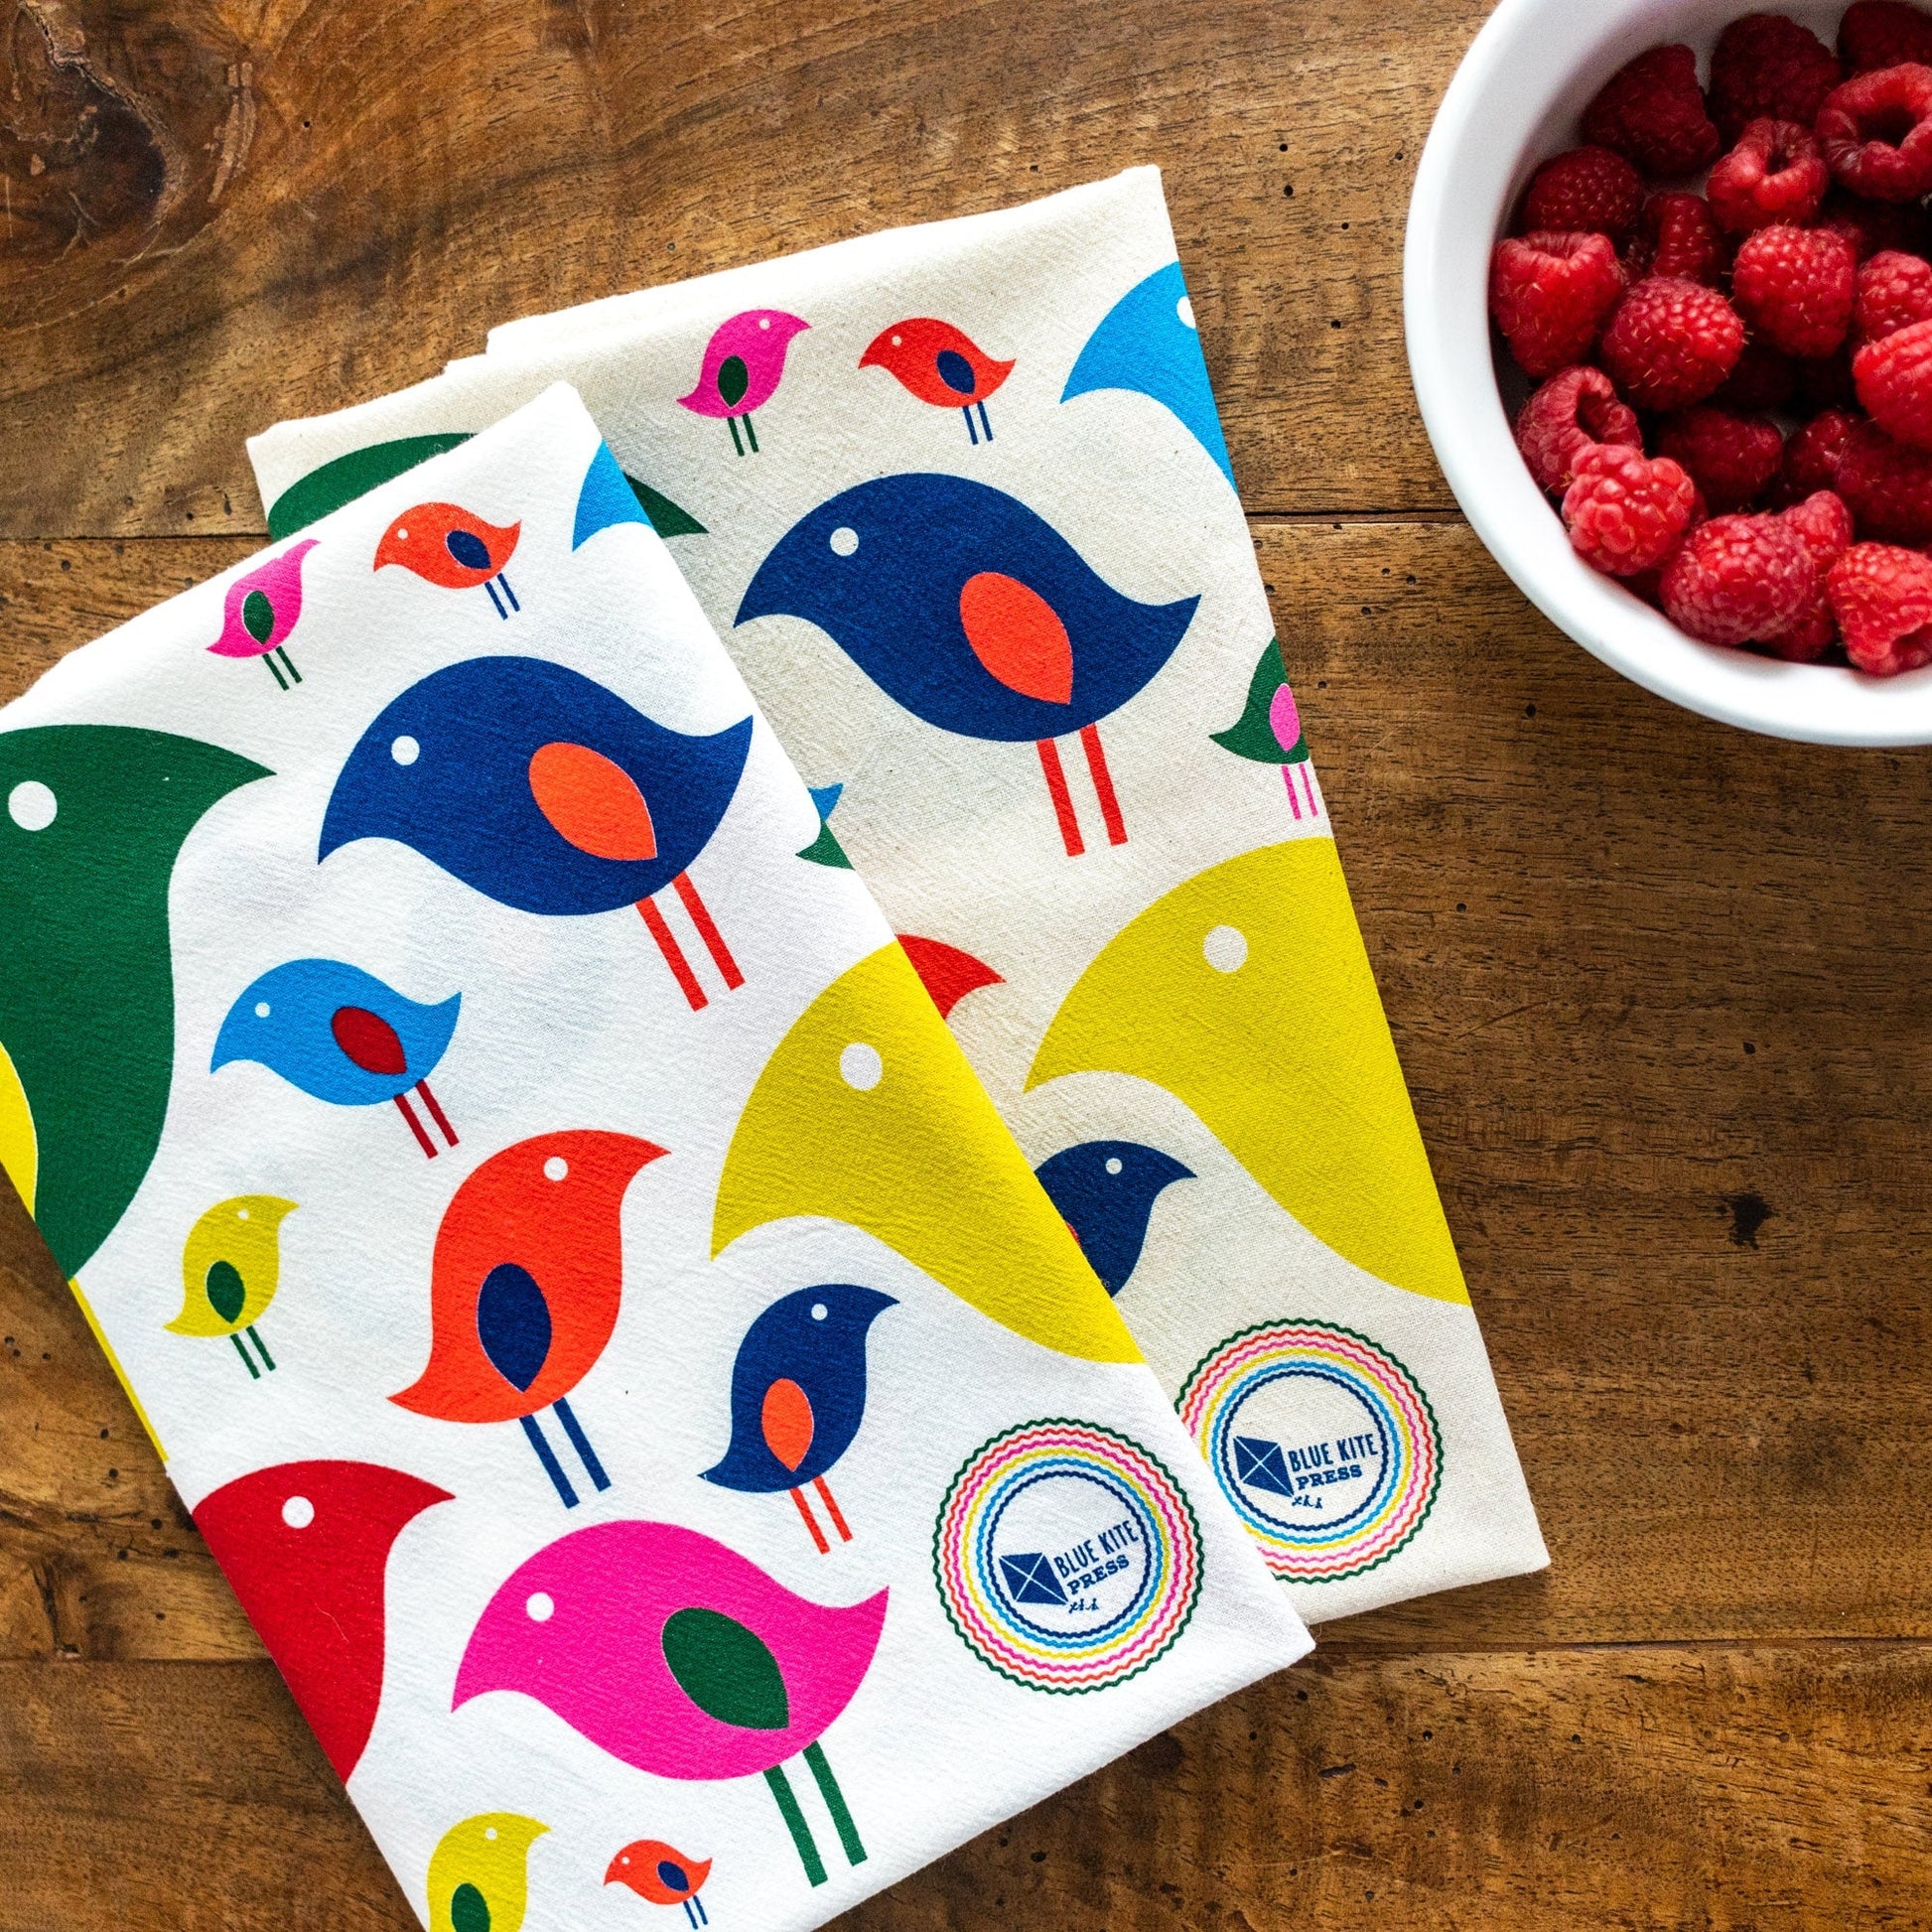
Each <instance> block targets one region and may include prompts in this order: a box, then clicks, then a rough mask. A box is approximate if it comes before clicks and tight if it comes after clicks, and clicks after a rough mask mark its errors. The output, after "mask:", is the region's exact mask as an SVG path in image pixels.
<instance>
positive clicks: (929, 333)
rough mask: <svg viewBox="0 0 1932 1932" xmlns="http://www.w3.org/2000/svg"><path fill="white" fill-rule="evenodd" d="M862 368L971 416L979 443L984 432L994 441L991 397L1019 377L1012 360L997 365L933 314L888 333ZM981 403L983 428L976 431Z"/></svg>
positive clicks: (884, 331)
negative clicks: (1009, 379)
mask: <svg viewBox="0 0 1932 1932" xmlns="http://www.w3.org/2000/svg"><path fill="white" fill-rule="evenodd" d="M859 366H860V367H861V368H862V369H885V370H887V371H889V372H890V373H891V374H893V375H896V376H897V377H898V379H899V381H900V383H902V384H903V385H904V387H905V388H907V389H908V390H910V391H911V393H912V394H913V395H915V396H917V397H918V399H919V400H920V401H921V402H929V403H931V404H932V405H933V406H934V408H937V409H957V410H958V411H959V413H960V414H961V415H962V416H964V417H965V418H966V434H967V435H968V436H969V437H971V438H972V440H973V442H974V444H975V445H977V444H978V443H979V440H980V435H981V432H982V431H983V432H984V433H985V436H986V440H987V441H988V442H989V443H990V442H992V440H993V425H992V424H991V423H989V422H988V421H987V420H986V399H987V397H988V396H990V395H991V394H992V393H993V392H994V390H996V389H997V388H998V387H999V386H1000V384H1001V383H1003V382H1004V381H1005V380H1006V379H1007V377H1008V376H1010V375H1011V374H1012V373H1013V363H1012V362H1011V361H1005V362H996V361H995V360H994V359H993V357H992V356H990V355H989V354H987V352H986V351H985V350H984V349H983V348H981V347H980V345H978V344H977V343H976V342H974V341H973V339H972V337H970V336H969V335H967V334H966V332H965V331H964V330H963V329H955V328H954V327H953V326H952V324H951V323H949V322H940V321H939V320H938V319H937V318H936V317H933V316H908V317H907V318H906V319H905V320H904V321H903V322H896V323H894V324H893V326H892V327H891V328H890V329H882V330H881V331H880V332H879V334H878V335H876V336H875V337H874V338H873V339H872V342H871V344H870V345H868V347H867V349H866V352H865V353H864V354H863V355H862V356H860V357H859ZM976 405H977V407H978V409H979V413H980V421H979V428H978V429H975V428H974V427H973V410H974V407H975V406H976Z"/></svg>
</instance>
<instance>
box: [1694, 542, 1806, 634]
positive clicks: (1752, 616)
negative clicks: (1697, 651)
mask: <svg viewBox="0 0 1932 1932" xmlns="http://www.w3.org/2000/svg"><path fill="white" fill-rule="evenodd" d="M1817 595H1818V567H1817V565H1815V564H1814V563H1813V562H1812V560H1811V551H1810V550H1809V548H1808V547H1807V546H1806V544H1805V540H1804V539H1803V538H1802V537H1801V536H1800V535H1799V534H1798V532H1797V531H1796V530H1793V529H1792V528H1790V527H1789V525H1787V524H1786V523H1785V522H1784V520H1783V519H1782V518H1781V517H1776V516H1720V517H1714V518H1713V519H1712V521H1710V522H1709V523H1704V524H1700V525H1699V526H1698V528H1697V529H1695V530H1693V531H1692V532H1691V534H1690V536H1689V537H1688V538H1687V539H1686V540H1685V543H1684V547H1683V549H1681V550H1680V551H1679V552H1678V553H1677V555H1676V556H1675V557H1673V558H1672V559H1671V561H1670V562H1669V563H1668V564H1667V565H1666V566H1665V567H1664V610H1665V612H1666V613H1667V614H1668V615H1669V617H1670V620H1671V621H1672V622H1673V623H1674V624H1676V625H1677V627H1678V628H1679V629H1680V630H1683V631H1687V632H1688V633H1689V634H1690V635H1691V636H1693V637H1697V638H1700V639H1702V641H1703V642H1705V643H1707V644H1733V645H1734V644H1748V643H1751V642H1752V641H1754V640H1756V639H1761V638H1766V637H1775V636H1777V635H1778V633H1779V632H1780V631H1783V630H1786V629H1788V628H1789V627H1790V626H1791V625H1792V624H1794V623H1796V622H1797V621H1798V620H1799V619H1800V618H1802V617H1803V616H1804V615H1805V613H1806V612H1807V611H1808V610H1809V609H1810V608H1811V603H1812V600H1813V599H1814V598H1815V597H1816V596H1817Z"/></svg>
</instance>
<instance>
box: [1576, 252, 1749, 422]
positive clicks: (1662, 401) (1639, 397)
mask: <svg viewBox="0 0 1932 1932" xmlns="http://www.w3.org/2000/svg"><path fill="white" fill-rule="evenodd" d="M1743 352H1744V325H1743V324H1742V323H1741V322H1740V321H1739V320H1738V319H1737V312H1736V310H1735V309H1733V308H1732V307H1731V306H1730V304H1729V303H1728V302H1726V301H1725V299H1724V297H1723V296H1722V295H1720V294H1719V293H1718V291H1717V290H1716V289H1707V288H1705V287H1704V286H1703V285H1702V284H1700V283H1697V282H1686V281H1684V280H1682V279H1680V278H1677V277H1673V276H1667V275H1652V276H1650V277H1649V278H1648V279H1647V280H1645V281H1641V282H1639V283H1638V284H1637V286H1636V287H1635V288H1633V289H1632V290H1631V291H1630V293H1629V294H1628V295H1626V296H1625V297H1624V298H1623V300H1622V301H1621V302H1619V303H1618V304H1617V306H1616V313H1615V314H1614V315H1612V316H1611V317H1610V322H1609V327H1608V328H1607V329H1605V330H1604V331H1603V344H1602V356H1603V366H1604V368H1606V369H1607V370H1608V371H1609V373H1610V380H1611V381H1612V382H1614V383H1615V384H1616V386H1617V390H1618V393H1619V394H1621V395H1622V396H1623V397H1624V398H1625V399H1626V400H1627V401H1629V402H1632V403H1634V404H1636V406H1637V407H1638V408H1640V409H1685V408H1688V407H1689V406H1690V405H1691V404H1692V403H1694V402H1702V401H1703V400H1704V399H1705V397H1706V396H1708V395H1709V394H1710V393H1711V392H1712V390H1714V389H1715V388H1717V386H1718V385H1719V384H1720V383H1721V382H1723V381H1724V379H1725V376H1727V375H1728V374H1729V373H1730V372H1731V370H1732V369H1734V368H1735V367H1736V366H1737V358H1738V357H1739V356H1740V355H1741V354H1742V353H1743Z"/></svg>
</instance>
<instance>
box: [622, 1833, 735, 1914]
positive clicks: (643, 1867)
mask: <svg viewBox="0 0 1932 1932" xmlns="http://www.w3.org/2000/svg"><path fill="white" fill-rule="evenodd" d="M710 1876H711V1861H710V1860H709V1859H687V1858H686V1857H685V1856H684V1854H683V1853H682V1852H680V1851H678V1850H677V1848H676V1847H675V1846H671V1845H666V1844H665V1843H664V1841H663V1840H662V1839H661V1838H640V1839H637V1840H634V1841H633V1842H632V1843H631V1844H629V1845H626V1846H625V1847H624V1848H623V1850H622V1851H621V1852H620V1853H619V1854H618V1856H617V1857H616V1858H615V1859H613V1860H612V1861H611V1865H610V1869H609V1870H607V1871H606V1872H605V1874H604V1882H605V1883H606V1884H607V1885H624V1886H627V1887H628V1888H629V1889H630V1890H631V1891H634V1892H635V1893H636V1894H637V1896H638V1897H639V1898H645V1899H648V1900H649V1901H650V1902H651V1904H653V1905H682V1906H683V1907H684V1916H685V1919H686V1921H687V1922H688V1923H689V1924H690V1925H691V1926H692V1928H693V1932H696V1928H697V1927H699V1926H702V1925H709V1924H710V1923H711V1915H710V1914H709V1913H708V1912H707V1911H706V1910H705V1908H704V1900H703V1899H702V1898H700V1897H699V1896H698V1892H699V1890H700V1888H701V1887H702V1886H703V1884H704V1881H705V1880H706V1879H707V1878H709V1877H710Z"/></svg>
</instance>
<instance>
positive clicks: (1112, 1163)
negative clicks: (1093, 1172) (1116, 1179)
mask: <svg viewBox="0 0 1932 1932" xmlns="http://www.w3.org/2000/svg"><path fill="white" fill-rule="evenodd" d="M1107 1172H1108V1173H1120V1156H1119V1155H1118V1154H1110V1155H1108V1157H1107Z"/></svg>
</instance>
